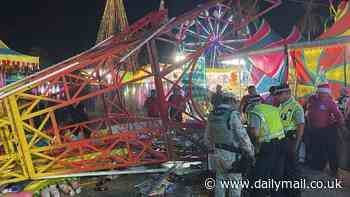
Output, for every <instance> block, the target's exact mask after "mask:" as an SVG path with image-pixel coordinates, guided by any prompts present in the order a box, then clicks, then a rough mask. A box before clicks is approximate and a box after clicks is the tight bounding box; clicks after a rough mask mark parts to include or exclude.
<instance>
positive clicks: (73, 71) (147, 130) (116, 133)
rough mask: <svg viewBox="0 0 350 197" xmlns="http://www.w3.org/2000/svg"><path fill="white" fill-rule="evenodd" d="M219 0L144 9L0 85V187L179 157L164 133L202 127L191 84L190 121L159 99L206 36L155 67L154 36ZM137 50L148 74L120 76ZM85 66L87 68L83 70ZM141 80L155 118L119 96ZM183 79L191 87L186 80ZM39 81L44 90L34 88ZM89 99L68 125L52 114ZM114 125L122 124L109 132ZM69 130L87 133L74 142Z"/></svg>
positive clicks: (196, 55)
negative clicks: (151, 89) (146, 82)
mask: <svg viewBox="0 0 350 197" xmlns="http://www.w3.org/2000/svg"><path fill="white" fill-rule="evenodd" d="M222 2H224V0H212V1H209V2H208V3H205V4H203V5H201V6H200V7H198V8H196V9H194V10H192V11H191V12H189V13H186V14H185V15H183V16H181V17H178V18H172V19H170V20H166V18H167V17H166V16H167V12H166V11H165V10H161V11H158V12H153V13H150V14H148V15H146V16H145V17H143V18H142V19H140V20H139V21H137V22H135V23H134V24H132V25H130V26H128V28H127V29H126V30H125V31H122V32H120V33H118V34H116V35H114V36H112V37H110V38H108V39H107V40H104V41H102V42H100V43H98V44H97V45H96V46H94V47H93V48H91V49H90V50H88V51H85V52H83V53H81V54H79V55H77V56H75V57H72V58H70V59H68V60H66V61H64V62H62V63H59V64H57V65H54V66H51V67H49V68H47V69H45V70H42V71H41V72H38V73H36V74H34V75H31V76H29V77H27V78H25V79H24V80H21V81H18V82H16V83H13V84H10V85H9V86H6V87H4V88H2V89H0V185H2V184H6V183H11V182H17V181H22V180H28V179H40V178H43V177H48V176H54V175H62V174H71V173H77V172H85V171H97V170H106V169H118V168H125V167H130V166H137V165H147V164H158V163H162V162H165V161H168V160H169V158H171V159H173V158H175V159H176V158H177V157H179V154H177V153H176V152H175V151H174V149H173V148H172V146H173V142H172V139H173V138H174V136H173V134H172V133H173V132H168V131H169V130H170V131H173V130H174V129H177V130H180V131H181V132H182V134H183V135H187V134H186V132H187V129H188V128H193V127H200V128H203V127H204V125H205V119H204V117H203V115H202V114H201V113H200V112H199V110H197V107H196V105H194V103H195V100H193V99H192V91H191V88H190V91H189V92H188V95H187V97H186V102H187V103H188V105H190V106H191V109H192V110H191V112H188V113H187V112H186V116H187V117H188V118H187V119H192V121H191V123H188V122H187V123H175V122H172V121H171V120H169V119H168V112H167V102H166V98H167V96H169V94H170V92H171V91H172V90H173V88H174V87H180V85H179V82H180V81H181V78H182V76H184V74H185V73H186V72H187V74H189V76H190V79H191V76H192V72H193V70H194V68H195V66H196V61H197V59H198V58H199V56H201V55H202V53H203V51H204V49H205V48H206V47H207V46H208V44H209V43H210V42H211V41H210V39H208V41H207V43H206V44H205V45H203V46H199V47H198V50H197V51H195V52H193V53H192V54H188V55H187V57H186V58H185V59H184V60H182V61H180V62H177V63H174V64H172V65H168V66H166V67H162V68H161V67H160V66H159V61H158V54H157V46H156V44H157V42H159V41H157V39H158V40H159V38H160V37H162V39H160V40H163V41H164V40H165V39H168V40H171V38H174V39H175V35H174V34H172V31H171V30H172V29H173V28H176V27H177V26H179V25H181V24H182V23H185V22H186V21H188V20H193V19H195V18H196V17H197V16H198V15H199V14H200V13H201V12H203V11H204V10H206V9H209V8H210V7H211V6H213V5H215V4H216V3H222ZM276 2H277V1H276ZM174 43H176V41H175V42H174ZM142 49H145V51H146V52H147V57H148V60H149V63H150V64H151V68H152V69H151V71H149V70H146V69H144V68H142V67H139V68H137V69H138V70H142V71H143V72H144V73H146V74H144V75H139V76H136V77H133V78H128V79H126V75H127V74H128V73H130V72H131V71H132V70H131V66H129V63H128V61H127V59H128V58H129V57H130V56H132V55H134V54H135V53H137V52H139V51H141V50H142ZM111 62H112V63H111ZM184 64H188V65H190V67H189V69H186V70H184V71H183V73H182V74H180V76H178V78H177V79H175V80H174V79H172V80H170V78H169V77H168V76H169V74H171V73H172V72H173V71H174V70H176V69H178V68H182V67H183V65H184ZM86 70H90V72H88V73H86V72H84V71H86ZM146 78H151V79H153V80H154V83H155V86H156V90H157V94H158V102H159V109H160V112H161V118H160V119H154V118H147V117H142V116H140V115H137V113H133V112H130V111H129V110H128V109H127V106H126V105H124V101H123V100H124V98H123V96H122V95H121V94H120V92H121V91H119V90H122V89H123V88H125V87H126V86H128V85H130V84H133V83H135V82H137V81H140V80H143V79H146ZM164 84H170V85H171V88H170V89H169V90H168V91H165V89H164V88H163V85H164ZM189 84H190V87H191V82H190V83H189ZM44 85H45V87H46V88H45V89H44V90H41V91H38V89H40V88H41V87H43V86H44ZM53 87H60V88H61V91H60V95H59V96H57V95H55V94H53V93H52V91H51V89H52V88H53ZM50 91H51V93H50ZM95 98H100V100H102V101H103V102H102V104H101V106H100V107H89V106H88V108H90V109H94V110H96V112H94V113H93V114H95V115H94V116H91V117H89V119H88V120H83V121H81V122H79V123H74V124H71V123H69V122H65V121H64V120H63V119H58V118H57V116H58V113H59V112H60V111H62V110H64V109H67V108H70V107H75V106H76V105H79V104H81V103H84V102H85V105H87V104H86V103H89V102H88V101H89V100H90V99H95ZM174 107H176V106H174ZM66 113H67V112H66ZM96 114H97V115H96ZM67 115H68V114H67ZM116 125H124V127H122V128H120V127H118V129H116ZM71 133H85V134H86V133H89V135H85V136H84V137H83V138H82V139H80V140H74V139H73V138H71V137H70V134H71Z"/></svg>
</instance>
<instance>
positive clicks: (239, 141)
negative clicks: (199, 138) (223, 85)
mask: <svg viewBox="0 0 350 197" xmlns="http://www.w3.org/2000/svg"><path fill="white" fill-rule="evenodd" d="M233 105H234V95H233V94H231V93H223V98H222V102H221V104H220V105H218V106H217V107H216V108H215V109H214V111H212V112H211V113H210V114H209V117H208V123H207V130H206V135H207V136H206V139H207V145H208V147H209V148H211V149H213V152H214V154H213V156H211V158H210V161H209V162H210V164H211V165H210V166H212V167H213V168H214V170H215V172H216V182H217V187H216V188H215V196H216V197H224V196H225V188H224V187H222V185H221V184H220V181H223V180H232V181H235V182H237V183H239V181H241V179H242V174H241V172H239V171H234V170H233V169H232V167H233V166H234V164H235V163H236V162H237V161H238V160H240V159H241V157H242V156H243V154H244V156H246V157H249V158H250V160H251V161H254V147H253V144H252V143H251V141H250V138H249V136H248V133H247V131H246V130H245V129H244V128H243V126H242V123H241V120H240V117H239V112H238V111H237V109H235V108H234V106H233ZM229 189H230V191H229V196H230V197H240V196H241V190H242V188H240V187H236V188H229Z"/></svg>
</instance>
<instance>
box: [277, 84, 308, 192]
mask: <svg viewBox="0 0 350 197" xmlns="http://www.w3.org/2000/svg"><path fill="white" fill-rule="evenodd" d="M275 93H276V99H277V101H278V103H279V104H280V106H279V109H280V112H281V119H282V124H283V128H284V132H285V135H286V137H287V139H286V148H287V153H288V154H287V157H286V159H287V161H286V163H285V164H286V165H285V169H286V170H285V176H286V179H287V180H291V181H297V180H299V179H300V171H299V170H298V165H297V164H298V149H299V147H300V144H301V141H302V138H303V135H304V125H305V116H304V109H303V107H302V106H301V105H300V104H299V103H298V102H297V101H296V100H295V99H294V98H293V96H292V95H291V90H290V88H289V85H288V84H282V85H280V86H278V87H277V88H276V91H275ZM286 194H287V195H286V196H288V197H300V196H301V191H300V190H299V189H297V188H295V189H289V190H287V191H286Z"/></svg>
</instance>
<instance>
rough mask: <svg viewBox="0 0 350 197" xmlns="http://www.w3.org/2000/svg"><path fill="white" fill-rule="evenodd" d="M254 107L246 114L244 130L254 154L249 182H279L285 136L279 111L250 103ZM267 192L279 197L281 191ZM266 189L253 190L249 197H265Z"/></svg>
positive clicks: (283, 159)
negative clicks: (254, 163) (252, 143)
mask: <svg viewBox="0 0 350 197" xmlns="http://www.w3.org/2000/svg"><path fill="white" fill-rule="evenodd" d="M253 105H254V107H253V108H252V110H251V111H249V112H248V128H249V133H250V135H251V137H252V138H253V139H254V140H253V141H254V144H255V146H256V148H255V150H256V151H257V155H256V165H255V169H254V170H253V173H252V179H253V182H254V183H255V182H256V181H269V180H272V179H273V180H275V181H279V180H282V178H283V175H284V170H285V169H284V166H285V157H286V151H285V150H286V149H285V148H284V144H285V142H284V139H285V134H284V131H283V125H282V121H281V118H280V112H279V109H278V108H276V107H274V106H272V105H267V104H261V101H258V100H257V101H256V102H255V103H253ZM275 189H276V188H274V189H271V191H270V192H271V197H281V196H283V194H282V191H281V190H275ZM268 193H269V190H268V189H262V188H260V189H259V188H255V189H253V190H252V191H251V196H254V197H262V196H263V197H265V196H266V195H267V194H268Z"/></svg>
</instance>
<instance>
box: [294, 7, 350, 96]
mask: <svg viewBox="0 0 350 197" xmlns="http://www.w3.org/2000/svg"><path fill="white" fill-rule="evenodd" d="M348 38H350V2H348V1H342V2H341V3H340V5H339V6H338V9H337V13H336V17H335V22H334V24H333V25H332V26H331V27H330V28H329V29H328V30H327V31H325V32H324V33H323V34H322V35H321V36H320V37H319V38H318V40H315V41H313V42H311V43H316V44H315V46H312V47H309V46H302V45H301V46H300V47H293V48H290V49H289V56H290V58H289V59H290V65H292V66H291V71H290V73H291V75H292V76H294V78H295V80H296V81H295V84H296V91H295V94H296V96H297V97H298V98H300V99H302V98H304V97H307V96H309V95H310V94H312V93H313V92H314V91H315V87H316V86H317V85H318V84H320V83H329V84H330V86H331V89H332V95H333V97H338V96H339V92H340V91H339V90H340V89H341V88H342V87H344V86H346V87H347V86H348V85H349V82H350V77H349V74H350V70H349V66H350V65H349V63H350V39H348ZM292 78H293V77H292Z"/></svg>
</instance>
